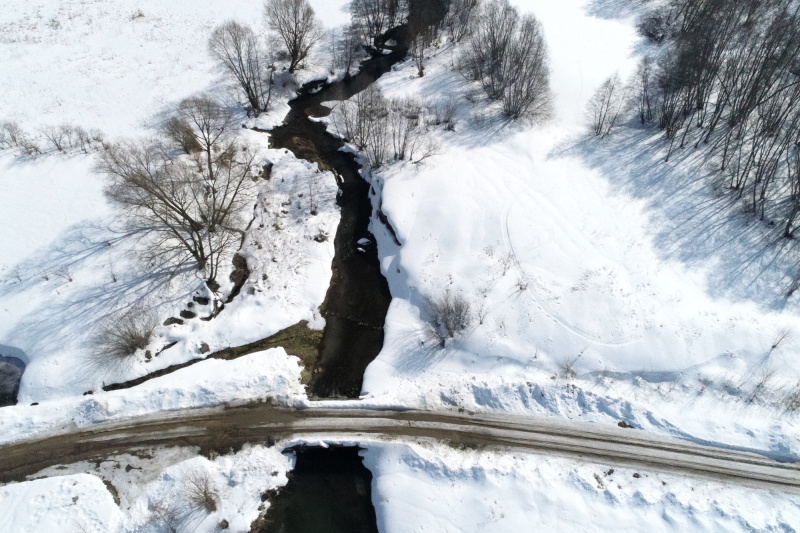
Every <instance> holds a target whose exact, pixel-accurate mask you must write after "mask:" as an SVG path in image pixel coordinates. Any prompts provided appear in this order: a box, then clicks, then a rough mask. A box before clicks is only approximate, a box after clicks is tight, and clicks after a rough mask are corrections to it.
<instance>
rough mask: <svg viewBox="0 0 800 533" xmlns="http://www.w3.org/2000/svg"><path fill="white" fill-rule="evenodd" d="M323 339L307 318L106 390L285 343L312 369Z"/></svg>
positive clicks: (305, 376)
mask: <svg viewBox="0 0 800 533" xmlns="http://www.w3.org/2000/svg"><path fill="white" fill-rule="evenodd" d="M321 339H322V332H320V331H315V330H313V329H309V327H308V322H306V321H305V320H303V321H301V322H299V323H297V324H295V325H294V326H289V327H288V328H286V329H283V330H281V331H279V332H278V333H276V334H275V335H272V336H271V337H267V338H266V339H261V340H258V341H255V342H251V343H249V344H244V345H242V346H232V347H230V348H225V349H224V350H220V351H218V352H214V353H212V354H211V355H209V356H207V357H203V358H200V359H192V360H191V361H186V362H185V363H180V364H177V365H172V366H168V367H166V368H162V369H161V370H156V371H155V372H152V373H150V374H147V375H146V376H142V377H139V378H136V379H132V380H129V381H124V382H122V383H113V384H111V385H106V386H105V387H103V390H105V391H111V390H119V389H129V388H131V387H135V386H137V385H141V384H142V383H144V382H145V381H149V380H151V379H153V378H157V377H160V376H165V375H167V374H171V373H173V372H175V371H176V370H180V369H181V368H186V367H187V366H191V365H193V364H195V363H199V362H200V361H205V360H206V359H226V360H231V359H237V358H239V357H242V356H244V355H247V354H251V353H254V352H260V351H262V350H266V349H268V348H277V347H278V346H282V347H283V348H285V349H286V352H287V353H289V354H291V355H296V356H297V357H299V358H300V360H301V361H303V365H304V366H305V368H306V369H310V368H311V365H312V364H313V362H314V361H316V358H317V352H318V347H319V343H320V340H321ZM310 379H311V373H310V371H308V370H304V371H303V373H302V381H303V383H304V384H308V383H309V381H310Z"/></svg>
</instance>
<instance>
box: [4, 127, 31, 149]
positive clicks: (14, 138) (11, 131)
mask: <svg viewBox="0 0 800 533" xmlns="http://www.w3.org/2000/svg"><path fill="white" fill-rule="evenodd" d="M25 137H26V135H25V132H24V131H22V128H21V127H20V125H19V124H17V123H16V122H3V123H2V124H0V145H4V146H7V147H9V148H14V147H17V146H19V145H20V143H21V142H22V141H23V140H24V139H25Z"/></svg>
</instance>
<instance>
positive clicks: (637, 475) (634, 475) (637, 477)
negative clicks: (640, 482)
mask: <svg viewBox="0 0 800 533" xmlns="http://www.w3.org/2000/svg"><path fill="white" fill-rule="evenodd" d="M633 477H635V478H636V479H639V478H640V477H642V476H640V475H639V473H638V472H634V474H633Z"/></svg>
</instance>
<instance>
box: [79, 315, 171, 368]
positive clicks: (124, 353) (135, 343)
mask: <svg viewBox="0 0 800 533" xmlns="http://www.w3.org/2000/svg"><path fill="white" fill-rule="evenodd" d="M157 325H158V321H157V319H156V317H155V315H153V314H152V313H148V312H142V311H141V310H134V311H131V312H128V313H125V314H124V315H121V316H114V317H110V318H109V319H108V321H107V322H106V323H105V324H103V325H101V326H100V328H99V330H98V331H97V332H96V333H95V334H94V336H93V338H92V340H91V347H92V351H91V352H90V354H89V357H90V365H91V366H92V369H93V370H94V371H95V372H97V373H101V374H104V373H108V374H114V373H118V372H120V371H122V370H124V369H125V368H127V367H128V366H130V365H131V363H132V362H133V359H134V358H135V356H136V354H137V352H139V351H140V350H144V349H145V348H147V346H148V345H149V344H150V341H151V340H152V338H153V331H155V328H156V326H157Z"/></svg>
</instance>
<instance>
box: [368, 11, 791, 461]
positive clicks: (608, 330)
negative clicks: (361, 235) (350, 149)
mask: <svg viewBox="0 0 800 533" xmlns="http://www.w3.org/2000/svg"><path fill="white" fill-rule="evenodd" d="M515 3H516V4H518V5H519V6H520V7H521V8H522V9H523V10H525V11H531V12H533V13H535V14H536V16H537V17H538V18H539V19H540V20H541V22H542V24H543V27H544V31H545V34H546V37H547V43H548V46H549V48H550V55H551V69H552V88H553V92H554V94H555V102H554V107H555V113H554V117H553V119H552V120H550V121H549V122H547V123H545V124H541V125H538V126H532V127H531V126H526V125H520V124H513V123H508V122H506V121H503V120H502V118H500V117H499V116H498V113H497V110H496V109H495V108H494V107H493V106H492V105H490V104H488V103H486V102H485V101H482V100H481V96H479V97H478V102H477V104H470V103H468V102H467V100H466V98H462V96H465V95H467V94H468V93H469V92H470V91H473V92H474V91H475V88H474V87H470V86H469V85H468V84H467V83H466V82H465V81H464V79H463V78H462V77H461V76H460V75H459V74H457V73H455V72H453V70H452V61H453V57H455V56H456V55H457V53H458V51H457V50H455V51H453V50H452V49H451V48H448V47H442V48H441V49H439V50H434V51H432V53H431V56H432V57H430V58H429V59H428V64H427V66H426V75H425V76H424V77H423V78H418V77H416V76H415V75H414V73H415V70H414V66H413V65H410V64H407V65H405V67H403V68H399V69H397V70H396V71H395V72H393V73H391V74H390V75H387V76H385V77H384V78H382V79H381V80H380V82H379V84H380V86H381V88H382V89H383V91H384V93H386V94H387V95H389V96H398V95H418V96H420V97H422V98H425V99H430V100H436V99H442V98H447V97H450V96H453V95H455V96H456V97H457V98H458V102H459V111H458V123H457V126H456V131H455V132H444V131H440V132H439V135H438V137H439V140H440V142H441V143H442V146H443V149H442V152H443V153H442V154H441V155H439V156H436V157H433V158H430V159H429V160H426V161H425V162H424V163H423V164H422V165H417V166H415V165H409V164H405V165H403V164H395V165H393V166H390V167H388V168H385V169H381V170H379V171H377V172H374V173H373V175H372V178H371V179H372V181H373V183H374V184H375V186H376V188H377V189H378V190H379V196H380V198H376V203H377V202H380V204H381V206H382V210H383V212H384V213H385V214H386V215H387V217H388V218H389V221H390V222H391V224H392V226H393V228H394V230H395V232H396V233H397V235H398V238H399V241H400V242H401V243H402V245H401V246H397V245H396V244H395V243H394V242H393V238H392V237H391V236H390V235H389V234H388V233H387V231H386V230H385V229H384V228H383V226H382V225H380V224H374V230H375V232H376V236H377V237H378V240H379V244H380V254H381V256H382V262H383V263H382V264H383V267H384V272H385V273H386V276H387V278H388V279H389V284H390V287H391V290H392V295H393V297H394V299H393V301H392V304H391V308H390V310H389V316H388V318H387V323H386V324H387V325H386V329H387V340H386V343H385V345H384V349H383V351H382V352H381V354H380V355H379V357H378V358H377V360H376V361H375V362H373V363H372V365H371V366H370V367H369V368H368V369H367V373H366V377H365V384H364V392H365V394H366V395H367V397H368V398H369V399H370V400H371V401H375V402H378V403H379V402H381V401H387V402H390V403H404V404H409V405H418V406H425V407H429V408H437V407H443V406H454V407H463V408H466V409H479V410H480V409H483V410H499V411H513V412H522V413H525V412H528V413H531V414H537V415H542V414H545V415H556V416H567V417H582V418H586V419H590V420H595V421H600V422H606V423H616V422H617V421H619V420H624V421H626V422H627V423H629V424H632V425H634V426H635V427H640V428H644V429H648V430H654V431H663V432H667V433H671V434H674V435H678V436H682V437H687V438H690V439H693V440H698V441H701V442H716V443H720V444H730V445H735V446H743V447H747V448H753V449H759V450H763V451H765V452H766V453H768V454H769V455H772V456H774V457H780V458H791V459H794V460H797V459H798V458H799V457H800V426H798V419H797V415H796V414H795V413H794V412H791V411H790V410H789V409H788V408H787V405H789V404H790V403H791V400H792V398H793V394H794V393H795V392H796V391H797V390H798V380H799V379H800V372H799V370H800V369H798V367H797V365H796V364H794V360H795V359H796V354H797V349H798V345H797V343H796V335H797V332H800V317H799V316H798V313H797V309H798V308H797V301H796V297H794V298H792V299H789V300H788V301H781V302H780V305H776V304H775V303H774V302H775V300H778V299H780V296H781V294H780V289H776V288H775V287H774V286H772V287H766V286H765V285H766V282H765V281H764V280H763V278H760V279H755V278H753V277H752V274H753V272H752V271H755V270H758V271H759V273H761V271H763V270H767V272H766V274H765V277H766V278H767V279H770V280H772V279H774V278H775V277H778V278H780V276H782V275H784V272H783V271H778V272H775V273H773V272H770V271H769V268H768V267H767V266H766V261H767V260H766V259H764V261H763V262H762V261H761V260H760V259H759V255H760V254H761V253H762V252H761V250H760V248H758V247H756V245H755V244H754V245H753V246H752V247H750V248H748V247H747V244H749V243H750V242H751V241H748V242H747V243H745V242H743V241H742V239H741V238H739V237H738V235H737V232H738V228H737V227H736V226H732V227H731V229H730V233H729V234H728V235H727V236H726V235H725V233H724V229H721V228H720V227H719V226H718V225H721V223H720V220H719V218H716V217H714V216H713V213H710V212H708V211H715V212H716V211H718V210H719V209H720V206H719V205H718V204H719V202H715V200H716V197H715V196H714V191H710V190H708V189H707V188H706V187H703V186H700V185H698V184H697V183H699V182H700V180H699V179H697V178H695V179H692V175H693V173H695V172H697V171H698V168H699V169H701V170H703V171H705V167H704V166H703V165H702V163H701V162H698V161H697V159H700V156H699V155H696V156H692V155H691V154H686V155H685V156H683V157H679V158H673V161H672V162H670V163H669V164H666V163H663V157H664V156H663V146H662V144H663V143H662V141H660V137H659V135H660V132H658V131H652V130H641V129H637V128H636V127H635V125H634V124H631V125H627V126H624V127H620V128H618V129H617V130H616V131H615V132H614V134H613V135H612V136H611V137H609V138H607V139H604V140H602V141H598V140H595V139H593V138H590V137H589V136H588V135H587V128H586V125H585V120H584V117H583V110H584V109H585V104H586V102H587V100H588V99H589V98H590V97H591V96H592V94H593V92H594V90H595V89H596V88H597V87H598V86H599V85H600V84H601V83H602V81H603V80H604V79H605V78H607V77H608V76H610V75H612V74H613V73H614V72H617V71H618V72H619V73H620V75H621V76H622V77H627V76H628V75H629V74H630V73H631V71H632V69H633V68H634V66H635V62H636V60H637V58H638V57H639V56H640V54H641V53H642V48H643V47H645V46H646V44H645V43H643V42H641V40H640V38H639V37H638V36H637V35H636V33H635V21H634V18H633V15H634V13H633V12H632V11H631V10H630V9H627V10H625V9H621V8H619V7H616V8H615V5H616V4H619V3H618V2H617V3H615V2H607V1H602V0H596V1H594V2H585V1H577V0H576V1H573V2H549V1H545V0H541V1H537V0H518V1H517V2H515ZM477 94H479V95H480V92H479V90H478V92H477ZM706 204H707V205H708V206H710V207H708V210H707V211H704V210H703V206H704V205H706ZM679 210H680V211H679ZM693 210H695V211H693ZM689 224H691V225H692V226H691V229H688V228H687V226H689ZM754 226H757V224H754ZM724 227H728V226H724ZM757 230H758V228H757V227H755V228H750V232H751V233H752V232H754V231H757ZM688 231H692V232H693V233H692V235H693V236H686V235H683V236H682V235H681V232H688ZM709 234H714V235H713V236H709ZM755 240H756V239H753V240H752V242H755ZM735 255H736V256H738V257H735ZM767 255H769V253H768V252H765V256H767ZM770 257H771V256H770ZM735 261H738V264H736V263H735ZM776 268H777V267H776ZM722 273H728V274H730V278H731V279H729V280H728V284H727V285H726V286H723V285H722V284H721V283H720V282H719V279H720V275H721V274H722ZM737 274H739V275H738V276H737ZM759 283H761V285H760V286H758V288H756V287H754V286H755V285H758V284H759ZM768 289H769V290H771V293H772V295H773V296H774V298H773V300H772V301H770V299H769V295H768V292H767V291H768ZM446 291H449V292H450V293H451V294H454V295H462V296H463V297H465V298H466V299H467V300H468V301H469V302H471V305H472V315H473V320H472V322H471V325H470V327H469V328H468V329H467V331H465V332H464V333H463V334H462V335H461V336H460V337H459V338H456V339H453V340H449V341H448V342H447V344H446V347H445V348H444V349H440V348H439V347H438V346H437V345H436V343H435V342H433V341H432V340H431V338H430V335H429V333H428V320H429V316H428V310H427V306H426V304H425V298H427V297H431V296H438V295H441V294H443V293H444V292H446ZM786 332H788V335H787V336H786V337H785V338H784V339H783V340H782V341H780V342H779V343H777V346H774V347H773V344H776V341H777V340H778V339H779V338H781V336H782V335H783V334H784V333H786Z"/></svg>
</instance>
